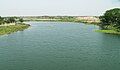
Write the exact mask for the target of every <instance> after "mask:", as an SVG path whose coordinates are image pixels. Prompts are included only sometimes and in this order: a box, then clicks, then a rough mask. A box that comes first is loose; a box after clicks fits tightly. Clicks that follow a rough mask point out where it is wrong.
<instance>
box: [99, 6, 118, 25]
mask: <svg viewBox="0 0 120 70" xmlns="http://www.w3.org/2000/svg"><path fill="white" fill-rule="evenodd" d="M100 20H101V22H102V24H103V25H110V24H113V25H119V26H120V9H119V8H115V9H111V10H108V11H106V13H105V14H104V15H103V16H101V17H100Z"/></svg>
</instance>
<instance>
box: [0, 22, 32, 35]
mask: <svg viewBox="0 0 120 70" xmlns="http://www.w3.org/2000/svg"><path fill="white" fill-rule="evenodd" d="M29 26H30V25H29V24H16V25H12V26H1V27H0V35H4V34H10V33H13V32H17V31H22V30H24V29H26V28H28V27H29Z"/></svg>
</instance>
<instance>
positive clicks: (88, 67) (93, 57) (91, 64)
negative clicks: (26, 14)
mask: <svg viewBox="0 0 120 70" xmlns="http://www.w3.org/2000/svg"><path fill="white" fill-rule="evenodd" d="M29 24H31V27H30V28H28V29H26V30H24V31H20V32H16V33H13V34H9V35H3V36H0V70H120V36H118V35H109V34H102V33H97V32H94V30H96V29H99V27H98V26H95V25H85V24H82V23H80V24H77V23H71V22H37V23H36V22H29Z"/></svg>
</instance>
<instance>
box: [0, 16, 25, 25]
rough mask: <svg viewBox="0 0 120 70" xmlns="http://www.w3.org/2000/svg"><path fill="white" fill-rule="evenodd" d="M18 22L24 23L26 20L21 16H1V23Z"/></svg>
mask: <svg viewBox="0 0 120 70" xmlns="http://www.w3.org/2000/svg"><path fill="white" fill-rule="evenodd" d="M17 22H20V23H23V22H24V20H23V18H20V17H1V16H0V25H1V24H9V23H17Z"/></svg>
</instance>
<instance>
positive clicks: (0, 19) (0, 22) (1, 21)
mask: <svg viewBox="0 0 120 70" xmlns="http://www.w3.org/2000/svg"><path fill="white" fill-rule="evenodd" d="M1 24H4V18H2V17H1V16H0V25H1Z"/></svg>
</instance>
